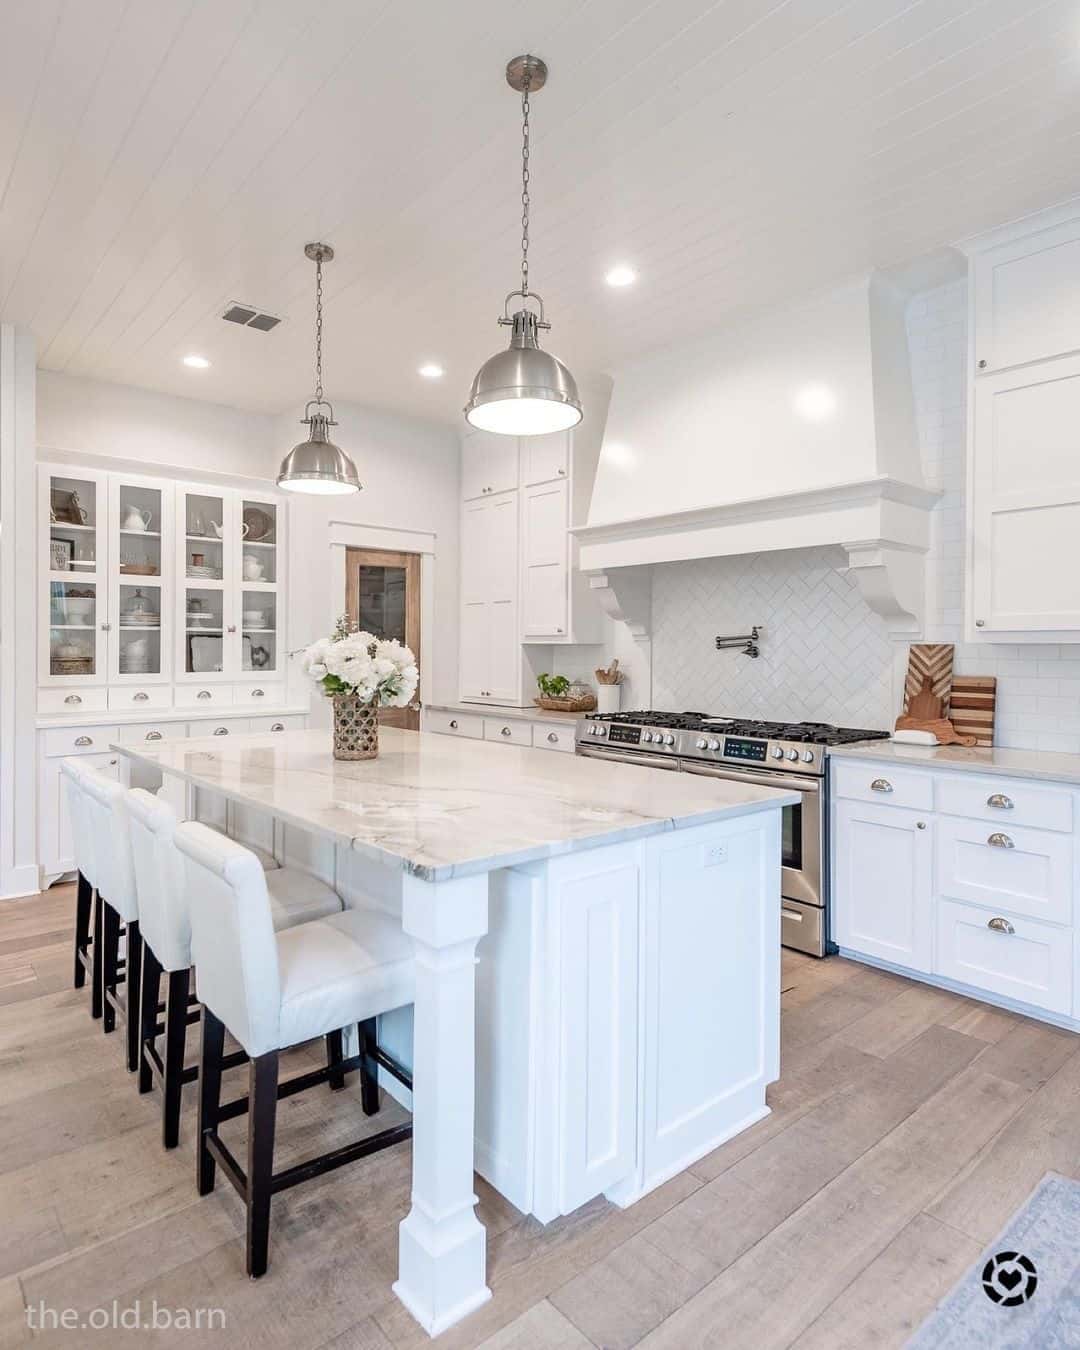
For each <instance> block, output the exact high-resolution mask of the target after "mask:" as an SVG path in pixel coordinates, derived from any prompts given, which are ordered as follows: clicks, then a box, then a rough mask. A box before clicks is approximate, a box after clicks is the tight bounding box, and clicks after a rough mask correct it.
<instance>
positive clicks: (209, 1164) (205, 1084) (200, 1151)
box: [195, 1004, 225, 1195]
mask: <svg viewBox="0 0 1080 1350" xmlns="http://www.w3.org/2000/svg"><path fill="white" fill-rule="evenodd" d="M224 1054H225V1023H224V1022H222V1021H221V1019H220V1018H217V1017H215V1016H214V1014H213V1013H212V1012H211V1011H210V1009H209V1008H208V1007H206V1006H205V1004H204V1005H203V1010H202V1044H201V1047H200V1050H199V1137H198V1140H197V1142H196V1145H195V1159H196V1161H195V1180H196V1182H197V1183H198V1187H199V1194H200V1195H209V1194H210V1192H211V1191H212V1190H213V1189H214V1175H215V1172H216V1170H217V1164H216V1163H215V1162H214V1158H213V1155H212V1154H211V1153H210V1150H209V1149H208V1148H207V1147H206V1136H207V1135H208V1134H214V1133H215V1132H216V1131H217V1127H218V1112H219V1111H220V1109H221V1061H222V1058H223V1057H224Z"/></svg>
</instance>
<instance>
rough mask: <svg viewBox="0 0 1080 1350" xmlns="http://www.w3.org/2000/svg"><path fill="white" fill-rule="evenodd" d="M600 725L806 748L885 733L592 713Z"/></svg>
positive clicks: (706, 717) (826, 725)
mask: <svg viewBox="0 0 1080 1350" xmlns="http://www.w3.org/2000/svg"><path fill="white" fill-rule="evenodd" d="M590 716H591V717H592V718H594V719H596V720H598V721H602V722H613V723H622V724H626V725H630V726H639V727H665V728H667V729H669V730H671V731H711V732H719V733H721V734H722V735H725V736H746V737H753V738H757V739H759V740H770V741H790V742H795V743H796V744H798V743H802V744H810V745H849V744H851V743H852V742H854V741H879V740H887V739H888V736H889V733H888V732H887V731H866V730H860V729H858V728H856V727H836V726H833V725H832V724H831V723H830V722H765V721H761V720H759V719H757V718H752V717H720V716H718V715H716V714H713V713H700V712H683V713H671V712H656V711H655V710H653V709H639V710H638V711H636V712H619V713H592V714H591V715H590Z"/></svg>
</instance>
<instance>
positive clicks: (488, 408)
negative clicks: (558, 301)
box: [465, 309, 581, 436]
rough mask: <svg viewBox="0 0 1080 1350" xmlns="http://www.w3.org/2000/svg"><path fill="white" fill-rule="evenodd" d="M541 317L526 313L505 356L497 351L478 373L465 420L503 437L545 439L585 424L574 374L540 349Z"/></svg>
mask: <svg viewBox="0 0 1080 1350" xmlns="http://www.w3.org/2000/svg"><path fill="white" fill-rule="evenodd" d="M537 326H538V325H537V319H536V315H535V314H533V313H532V311H531V310H526V309H521V310H518V312H517V313H516V314H515V315H514V318H513V335H512V336H511V338H510V346H509V348H508V349H507V350H506V351H504V352H496V353H495V355H494V356H492V357H491V358H490V359H489V360H487V361H485V362H484V364H483V365H482V366H481V367H480V369H479V370H478V371H477V373H476V378H475V379H474V380H473V383H472V389H471V391H470V393H469V401H468V403H467V404H466V405H465V420H466V421H467V422H468V423H469V425H470V426H474V427H477V428H479V429H480V430H481V431H493V432H495V433H496V434H498V435H502V436H543V435H545V434H547V433H549V432H552V431H566V430H568V429H569V428H570V427H576V426H577V424H578V423H579V422H580V421H581V398H580V396H579V395H578V390H577V385H576V384H575V382H574V377H573V375H571V374H570V372H569V371H568V370H567V368H566V367H565V366H564V365H563V363H562V362H561V361H560V360H558V358H557V357H554V356H552V355H551V354H550V352H545V351H541V350H540V343H539V341H538V338H537Z"/></svg>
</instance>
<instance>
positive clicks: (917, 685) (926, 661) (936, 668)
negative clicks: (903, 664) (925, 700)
mask: <svg viewBox="0 0 1080 1350" xmlns="http://www.w3.org/2000/svg"><path fill="white" fill-rule="evenodd" d="M927 676H929V677H930V688H931V691H932V692H933V693H934V694H936V695H937V696H938V698H940V699H941V715H942V717H948V715H949V695H950V693H951V692H952V688H953V645H952V643H951V642H913V643H912V645H911V646H910V647H909V648H908V668H907V678H906V679H905V680H904V712H905V713H906V712H907V710H908V705H909V704H910V702H911V700H912V698H914V696H915V695H916V694H917V693H918V692H919V690H920V689H921V688H922V687H923V683H924V681H925V680H926V678H927Z"/></svg>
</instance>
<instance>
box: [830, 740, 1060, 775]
mask: <svg viewBox="0 0 1080 1350" xmlns="http://www.w3.org/2000/svg"><path fill="white" fill-rule="evenodd" d="M828 755H829V758H830V759H869V760H878V761H881V762H883V763H887V764H907V765H911V766H913V767H925V768H932V769H960V770H965V771H967V772H969V773H996V774H1004V775H1007V776H1008V777H1010V778H1038V779H1044V780H1045V781H1047V782H1050V783H1073V784H1076V785H1077V786H1080V755H1064V754H1061V753H1060V752H1058V751H1053V750H1012V749H1007V748H1006V747H1005V746H998V745H991V746H973V747H971V748H970V749H968V748H967V747H965V746H962V745H905V744H903V743H902V742H899V741H863V742H861V743H860V744H858V745H837V746H831V747H830V748H829V750H828Z"/></svg>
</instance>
